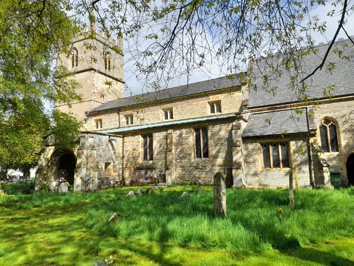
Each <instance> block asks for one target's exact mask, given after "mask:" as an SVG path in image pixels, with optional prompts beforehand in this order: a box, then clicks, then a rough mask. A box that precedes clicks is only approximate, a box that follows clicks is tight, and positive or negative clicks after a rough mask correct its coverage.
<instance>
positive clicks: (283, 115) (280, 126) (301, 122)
mask: <svg viewBox="0 0 354 266" xmlns="http://www.w3.org/2000/svg"><path fill="white" fill-rule="evenodd" d="M303 110H304V109H303ZM309 112H311V110H309ZM267 119H268V122H266V120H267ZM309 126H310V129H315V128H316V127H315V123H314V120H313V116H312V117H311V118H310V119H309ZM285 131H286V134H294V133H305V132H307V122H306V114H305V111H304V112H303V113H302V114H296V113H295V111H294V110H283V111H274V112H268V113H259V114H252V115H251V117H250V119H249V121H248V123H247V127H246V128H245V130H244V132H243V137H246V138H247V137H260V136H270V135H281V134H282V133H283V134H284V133H285Z"/></svg>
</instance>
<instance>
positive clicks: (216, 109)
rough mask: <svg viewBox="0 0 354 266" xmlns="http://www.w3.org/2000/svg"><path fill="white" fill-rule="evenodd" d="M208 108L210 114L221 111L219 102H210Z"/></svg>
mask: <svg viewBox="0 0 354 266" xmlns="http://www.w3.org/2000/svg"><path fill="white" fill-rule="evenodd" d="M209 108H210V113H211V114H216V113H221V102H220V101H219V102H210V103H209Z"/></svg>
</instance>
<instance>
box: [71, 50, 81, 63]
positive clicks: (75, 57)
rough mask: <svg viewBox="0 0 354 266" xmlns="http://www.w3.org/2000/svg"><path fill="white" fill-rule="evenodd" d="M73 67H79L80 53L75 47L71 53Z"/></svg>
mask: <svg viewBox="0 0 354 266" xmlns="http://www.w3.org/2000/svg"><path fill="white" fill-rule="evenodd" d="M71 66H72V67H78V66H79V53H78V51H77V49H76V48H75V47H74V48H73V49H72V52H71Z"/></svg>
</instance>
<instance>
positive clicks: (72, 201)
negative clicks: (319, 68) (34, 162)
mask: <svg viewBox="0 0 354 266" xmlns="http://www.w3.org/2000/svg"><path fill="white" fill-rule="evenodd" d="M196 187H197V186H176V187H172V188H168V189H164V190H162V191H161V192H166V190H168V191H170V193H156V194H152V195H145V197H144V196H139V197H134V198H128V197H126V196H125V194H126V193H128V191H130V190H134V191H136V190H137V189H138V187H133V188H131V187H123V188H119V189H110V190H106V191H100V192H97V193H68V194H55V193H45V192H42V193H38V194H37V193H36V194H32V195H5V196H1V197H0V228H1V230H0V240H1V241H0V265H92V264H93V261H94V260H95V258H98V260H99V261H103V260H104V259H106V258H109V256H110V255H112V257H113V261H114V263H113V265H354V244H353V242H354V237H353V236H352V231H351V230H352V229H350V228H352V227H353V222H354V221H352V220H350V217H351V216H350V214H349V215H348V211H349V212H351V211H352V209H353V208H352V203H351V202H352V201H353V200H352V199H353V192H352V190H350V189H348V190H340V191H334V192H333V191H324V190H323V191H322V190H321V191H318V190H316V191H305V190H301V191H300V194H297V195H295V202H296V204H297V208H300V209H302V211H298V210H296V211H292V210H290V209H289V208H288V207H286V205H287V193H288V192H287V191H282V190H281V191H243V190H228V198H227V200H228V217H227V218H226V219H222V218H217V217H214V215H213V209H212V202H211V203H210V200H212V192H203V194H202V195H190V197H189V198H186V199H182V198H181V197H180V195H181V194H182V193H181V192H182V191H185V190H189V191H192V190H195V189H196ZM208 190H209V191H210V190H212V187H203V191H208ZM176 191H178V193H176ZM332 201H336V203H333V202H332ZM329 203H333V204H329ZM344 203H345V204H344ZM148 204H150V205H148ZM243 205H248V207H249V208H248V209H249V210H247V207H245V206H243ZM319 205H323V206H321V207H319ZM330 205H332V206H330ZM313 206H315V208H313ZM123 207H125V208H123ZM317 207H318V209H316V208H317ZM279 208H282V209H283V210H284V216H285V217H284V218H282V217H281V216H279V215H278V212H277V210H278V209H279ZM311 208H312V209H311ZM113 210H117V211H118V213H119V214H121V215H122V221H121V223H119V224H117V225H115V226H112V225H107V223H106V221H107V220H108V218H109V217H110V216H111V214H112V211H113ZM266 210H268V211H266ZM107 211H108V212H107ZM322 212H326V213H327V215H325V216H326V219H324V220H323V221H321V220H318V219H319V218H320V215H322V216H321V217H323V216H324V214H321V213H322ZM267 213H268V214H267ZM312 214H313V215H312ZM96 215H97V216H96ZM99 215H100V216H99ZM301 215H305V216H304V217H305V218H306V219H308V218H309V216H310V217H312V216H313V217H312V218H311V219H312V220H310V221H309V222H308V223H306V224H301V225H297V226H296V228H295V229H294V233H293V234H292V235H288V233H287V232H288V231H284V232H283V235H284V236H282V234H281V237H280V238H279V241H280V242H281V241H283V240H284V237H285V238H286V239H291V237H292V236H293V237H295V240H296V241H298V242H299V243H300V246H296V247H294V245H288V246H287V248H279V249H277V248H276V246H277V245H278V244H276V243H274V241H278V240H277V239H278V238H271V237H270V236H271V234H270V233H267V234H266V235H268V238H265V236H266V235H264V234H261V232H262V231H263V229H265V228H266V227H267V226H268V225H269V226H270V225H271V224H272V223H274V221H275V220H276V221H279V222H278V223H279V224H277V226H276V228H277V229H275V232H278V231H277V230H278V226H281V228H282V229H279V230H285V229H286V226H287V225H293V223H294V222H292V220H293V219H295V220H296V221H298V220H299V218H298V217H297V216H301ZM337 215H338V216H339V218H338V219H337V218H336V217H333V216H337ZM154 216H155V218H153V217H154ZM243 216H244V217H243ZM347 216H349V217H347ZM106 218H107V219H106ZM305 218H304V219H305ZM92 219H95V221H96V223H94V224H91V222H92ZM144 219H146V220H144ZM148 219H150V220H148ZM236 219H237V221H236ZM100 220H102V221H101V222H102V224H100ZM139 220H141V221H140V223H139ZM182 220H183V221H184V223H185V224H184V226H183V221H182ZM268 220H269V221H268ZM339 220H343V221H339ZM145 221H149V223H150V224H148V225H147V224H145ZM204 221H207V222H208V223H210V225H209V224H203V222H204ZM152 222H156V223H155V224H153V223H152ZM192 222H197V223H196V224H194V223H192ZM313 222H315V224H314V225H312V223H313ZM316 222H321V224H320V226H325V225H326V224H328V228H330V227H331V226H330V224H332V223H336V226H337V227H338V228H339V227H340V228H341V229H340V230H338V231H335V232H327V231H326V230H324V231H322V233H320V231H318V232H317V233H316V234H315V233H314V232H313V233H309V235H311V239H312V240H311V241H307V240H306V239H309V238H310V236H306V232H304V233H302V234H301V233H299V232H298V231H300V229H299V228H302V227H304V226H305V227H309V226H310V227H311V228H313V231H315V230H316V227H317V224H316ZM159 223H160V224H159ZM198 223H199V224H198ZM97 225H100V226H98V227H95V226H97ZM133 225H134V226H133ZM138 225H142V227H141V228H140V226H138ZM240 226H242V227H243V228H244V229H243V230H244V233H243V234H245V237H244V239H240V242H241V243H248V242H249V241H251V243H253V245H252V246H250V247H249V248H244V246H242V245H241V244H237V243H236V246H231V245H230V243H233V242H232V241H234V240H233V239H234V237H235V235H233V234H234V233H233V232H232V231H234V229H235V228H236V229H237V228H241V227H240ZM257 226H258V227H259V228H257ZM204 227H206V228H207V230H206V231H207V232H208V231H210V234H209V235H208V234H206V236H203V232H205V230H204V229H203V228H204ZM223 227H226V228H229V227H231V229H230V230H229V229H227V230H226V229H225V230H224V229H223ZM274 227H275V226H274ZM325 227H326V226H325ZM146 228H147V229H149V230H150V231H146ZM174 228H178V230H179V231H181V232H178V237H173V235H171V234H172V233H173V232H174V231H173V230H174ZM317 228H318V227H317ZM108 229H110V230H111V231H112V232H114V233H112V232H109V231H110V230H108ZM143 229H144V230H143ZM154 229H156V231H154ZM100 230H103V232H100ZM220 230H221V231H220ZM223 230H224V231H223ZM252 230H255V231H254V232H252V233H253V235H254V236H256V237H257V236H258V237H260V235H261V238H260V241H254V240H252V239H248V236H249V234H250V232H249V231H252ZM217 231H220V233H221V234H222V235H223V238H224V239H225V240H223V239H220V237H219V235H218V234H217V233H216V232H217ZM236 231H237V234H238V235H239V236H242V233H240V232H241V230H240V229H237V230H236ZM271 231H272V230H271ZM273 231H274V230H273ZM311 231H312V230H311ZM117 232H120V233H124V234H125V235H120V236H117V235H116V234H117ZM226 232H229V233H231V235H230V236H228V235H227V233H226ZM193 235H195V236H196V239H197V240H193V239H192V238H193ZM300 236H301V237H300ZM344 236H345V237H344ZM267 239H268V240H267ZM269 239H271V241H270V240H269ZM326 239H333V240H326ZM212 240H213V241H212ZM252 241H253V242H252ZM296 241H295V242H296ZM311 242H312V243H311ZM181 243H182V244H181ZM290 243H293V242H291V241H290ZM237 245H238V246H237ZM255 250H258V251H255Z"/></svg>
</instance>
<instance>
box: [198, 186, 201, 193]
mask: <svg viewBox="0 0 354 266" xmlns="http://www.w3.org/2000/svg"><path fill="white" fill-rule="evenodd" d="M200 193H202V187H201V186H198V187H197V194H200Z"/></svg>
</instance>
